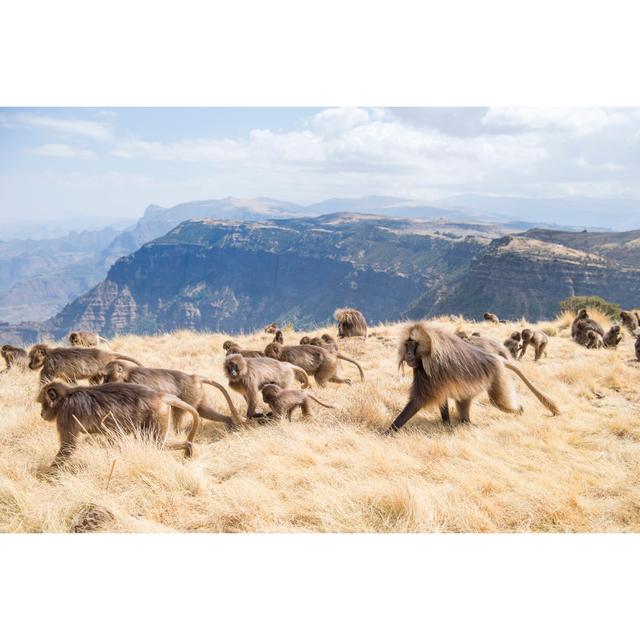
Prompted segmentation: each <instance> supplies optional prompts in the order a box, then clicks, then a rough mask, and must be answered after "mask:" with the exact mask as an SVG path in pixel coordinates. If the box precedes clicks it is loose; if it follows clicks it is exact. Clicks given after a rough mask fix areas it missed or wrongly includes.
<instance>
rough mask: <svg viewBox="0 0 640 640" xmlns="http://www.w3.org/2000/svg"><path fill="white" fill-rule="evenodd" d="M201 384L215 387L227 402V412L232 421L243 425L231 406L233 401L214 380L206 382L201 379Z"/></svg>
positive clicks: (242, 421) (204, 379)
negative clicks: (229, 412) (229, 413)
mask: <svg viewBox="0 0 640 640" xmlns="http://www.w3.org/2000/svg"><path fill="white" fill-rule="evenodd" d="M202 384H208V385H211V386H212V387H215V388H216V389H218V390H219V391H221V392H222V395H223V396H224V399H225V400H226V401H227V404H228V405H229V411H231V415H232V416H233V420H234V422H235V424H237V425H241V424H243V423H244V420H243V419H242V418H241V417H240V415H239V414H238V412H237V411H236V408H235V406H234V404H233V401H232V400H231V396H230V395H229V392H228V391H227V390H226V389H225V388H224V387H223V386H222V385H221V384H220V383H219V382H216V381H215V380H208V379H206V378H202Z"/></svg>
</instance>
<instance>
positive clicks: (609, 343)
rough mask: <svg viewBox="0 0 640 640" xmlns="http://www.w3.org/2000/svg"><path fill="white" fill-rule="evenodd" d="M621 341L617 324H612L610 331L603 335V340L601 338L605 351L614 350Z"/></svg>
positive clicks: (620, 333)
mask: <svg viewBox="0 0 640 640" xmlns="http://www.w3.org/2000/svg"><path fill="white" fill-rule="evenodd" d="M621 340H622V332H621V330H620V325H618V324H614V325H613V326H612V327H611V329H609V331H607V333H605V334H604V338H602V342H603V343H604V346H605V347H606V348H607V349H615V348H616V347H617V346H618V345H619V344H620V341H621Z"/></svg>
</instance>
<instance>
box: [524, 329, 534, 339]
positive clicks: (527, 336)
mask: <svg viewBox="0 0 640 640" xmlns="http://www.w3.org/2000/svg"><path fill="white" fill-rule="evenodd" d="M532 337H533V333H532V332H531V329H525V330H524V331H523V332H522V339H523V340H524V341H525V342H529V340H531V338H532Z"/></svg>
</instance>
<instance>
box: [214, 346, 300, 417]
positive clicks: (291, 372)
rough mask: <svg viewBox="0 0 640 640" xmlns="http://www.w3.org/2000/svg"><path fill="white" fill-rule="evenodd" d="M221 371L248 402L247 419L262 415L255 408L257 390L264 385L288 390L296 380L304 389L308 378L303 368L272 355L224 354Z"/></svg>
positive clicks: (257, 397)
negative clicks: (247, 356)
mask: <svg viewBox="0 0 640 640" xmlns="http://www.w3.org/2000/svg"><path fill="white" fill-rule="evenodd" d="M224 373H225V375H226V376H227V379H228V380H229V386H230V387H231V388H232V389H233V390H234V391H237V392H238V393H239V394H241V395H242V396H244V399H245V400H246V401H247V418H258V417H262V416H263V414H261V413H257V412H256V408H257V406H258V402H259V401H260V389H261V388H262V387H263V386H264V385H265V384H269V383H271V384H277V385H279V386H280V387H282V388H283V389H288V388H289V387H290V386H291V385H293V383H294V381H295V380H299V381H300V382H302V387H303V388H304V389H306V388H307V387H308V386H309V377H308V376H307V374H306V372H305V371H304V369H301V368H300V367H296V366H295V365H292V364H290V363H288V362H278V361H277V360H273V359H272V358H253V359H247V358H244V357H243V356H242V355H240V354H239V353H234V354H231V355H228V356H227V357H226V359H225V361H224Z"/></svg>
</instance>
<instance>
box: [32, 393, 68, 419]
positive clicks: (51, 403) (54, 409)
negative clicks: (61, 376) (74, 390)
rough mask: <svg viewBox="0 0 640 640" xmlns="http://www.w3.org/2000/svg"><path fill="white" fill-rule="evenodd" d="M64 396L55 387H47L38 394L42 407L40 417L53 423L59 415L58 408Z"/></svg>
mask: <svg viewBox="0 0 640 640" xmlns="http://www.w3.org/2000/svg"><path fill="white" fill-rule="evenodd" d="M61 399H62V396H61V395H60V394H59V393H58V391H57V390H56V389H55V387H52V386H51V385H47V386H46V387H43V389H42V390H41V391H40V393H39V394H38V402H39V403H40V405H41V410H40V415H41V416H42V418H43V420H46V421H47V422H51V421H53V420H55V419H56V416H57V415H58V408H59V405H60V400H61Z"/></svg>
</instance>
